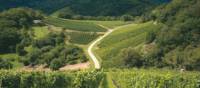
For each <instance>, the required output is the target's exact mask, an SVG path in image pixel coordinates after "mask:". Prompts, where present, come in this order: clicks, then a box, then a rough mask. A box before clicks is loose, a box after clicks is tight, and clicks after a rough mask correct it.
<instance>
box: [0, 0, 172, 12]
mask: <svg viewBox="0 0 200 88" xmlns="http://www.w3.org/2000/svg"><path fill="white" fill-rule="evenodd" d="M168 1H169V0H1V1H0V3H1V5H0V10H5V9H8V8H13V7H30V8H34V9H39V10H41V11H43V12H45V13H48V14H50V13H53V12H55V11H57V10H59V9H62V8H64V7H65V8H67V9H69V8H70V11H69V10H64V11H67V12H70V13H73V14H79V15H87V16H99V15H103V16H105V15H106V16H107V15H109V16H119V15H122V14H131V15H134V16H137V15H141V14H142V13H144V12H146V11H149V10H151V9H153V8H154V7H155V6H157V5H159V4H161V3H164V2H168ZM62 11H63V10H62Z"/></svg>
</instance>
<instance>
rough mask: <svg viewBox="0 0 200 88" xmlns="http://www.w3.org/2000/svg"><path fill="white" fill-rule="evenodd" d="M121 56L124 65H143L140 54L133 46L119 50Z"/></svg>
mask: <svg viewBox="0 0 200 88" xmlns="http://www.w3.org/2000/svg"><path fill="white" fill-rule="evenodd" d="M120 55H121V58H123V60H124V65H125V66H126V67H141V66H142V65H143V59H142V56H141V55H140V54H139V53H137V52H136V51H135V50H134V49H133V48H127V49H124V50H122V51H121V54H120Z"/></svg>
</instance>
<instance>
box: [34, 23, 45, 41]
mask: <svg viewBox="0 0 200 88" xmlns="http://www.w3.org/2000/svg"><path fill="white" fill-rule="evenodd" d="M33 31H34V35H35V39H41V38H44V37H45V36H47V35H48V33H49V31H48V28H47V26H44V27H33Z"/></svg>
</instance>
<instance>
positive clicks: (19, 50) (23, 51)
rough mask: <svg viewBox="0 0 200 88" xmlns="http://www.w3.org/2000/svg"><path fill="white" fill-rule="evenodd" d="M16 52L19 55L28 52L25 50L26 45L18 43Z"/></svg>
mask: <svg viewBox="0 0 200 88" xmlns="http://www.w3.org/2000/svg"><path fill="white" fill-rule="evenodd" d="M16 53H17V54H18V55H20V56H24V55H26V54H27V52H26V51H25V50H24V46H23V45H21V44H18V45H17V46H16Z"/></svg>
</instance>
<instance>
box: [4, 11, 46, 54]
mask: <svg viewBox="0 0 200 88" xmlns="http://www.w3.org/2000/svg"><path fill="white" fill-rule="evenodd" d="M42 18H43V16H42V15H41V13H39V12H37V11H34V10H32V9H29V8H13V9H9V10H7V11H3V12H1V13H0V53H14V52H15V51H16V50H15V49H16V45H17V44H18V43H20V42H21V41H22V40H23V39H25V37H24V36H25V34H26V33H25V32H24V31H23V30H26V29H29V28H30V27H32V25H33V20H35V19H42Z"/></svg>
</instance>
